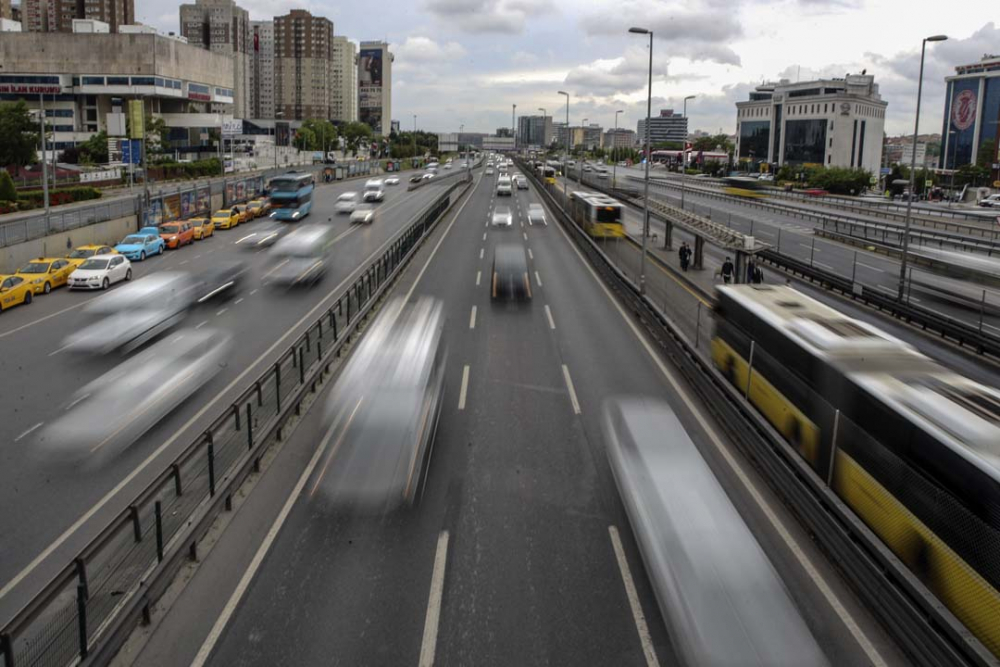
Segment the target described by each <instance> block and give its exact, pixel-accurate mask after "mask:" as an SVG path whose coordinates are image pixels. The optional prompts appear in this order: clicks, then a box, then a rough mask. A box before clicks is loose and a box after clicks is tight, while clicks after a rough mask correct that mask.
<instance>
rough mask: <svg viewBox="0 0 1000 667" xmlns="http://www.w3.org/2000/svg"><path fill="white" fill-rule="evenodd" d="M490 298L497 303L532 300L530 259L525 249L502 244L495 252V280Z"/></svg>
mask: <svg viewBox="0 0 1000 667" xmlns="http://www.w3.org/2000/svg"><path fill="white" fill-rule="evenodd" d="M490 296H491V298H492V299H493V300H495V301H500V300H506V299H515V300H519V301H520V300H523V301H528V300H530V299H531V280H529V279H528V258H527V257H526V256H525V254H524V247H523V246H520V245H514V244H506V243H505V244H501V245H498V246H497V247H496V249H495V250H494V251H493V278H492V284H491V293H490Z"/></svg>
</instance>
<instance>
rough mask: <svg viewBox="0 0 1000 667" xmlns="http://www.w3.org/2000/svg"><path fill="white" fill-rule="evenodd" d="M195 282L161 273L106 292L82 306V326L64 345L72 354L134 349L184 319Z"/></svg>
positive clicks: (174, 272)
mask: <svg viewBox="0 0 1000 667" xmlns="http://www.w3.org/2000/svg"><path fill="white" fill-rule="evenodd" d="M194 287H195V283H194V281H193V280H192V279H191V277H190V276H189V275H188V274H187V273H183V272H176V271H161V272H158V273H154V274H152V275H149V276H146V277H144V278H142V279H140V280H134V281H132V282H130V283H128V284H127V285H125V286H124V287H121V288H119V289H116V290H114V291H113V292H108V293H107V294H105V295H103V296H100V297H98V298H96V299H94V300H93V301H91V302H90V303H88V304H87V305H86V306H84V307H83V312H82V316H83V323H82V324H81V325H80V326H78V327H77V328H76V330H75V331H73V332H72V333H70V334H69V335H68V336H67V337H66V338H65V339H64V340H63V345H64V346H65V348H66V349H67V350H69V351H71V352H77V353H91V354H107V353H109V352H113V351H114V350H118V349H122V350H124V351H126V352H128V351H131V350H134V349H135V348H137V347H139V346H140V345H143V344H144V343H146V342H147V341H149V340H151V339H153V338H154V337H156V336H158V335H160V334H161V333H163V332H165V331H167V330H168V329H171V328H172V327H173V326H174V325H176V324H178V323H179V322H180V321H181V320H183V319H184V317H185V315H186V314H187V310H188V308H189V307H190V306H191V304H192V299H193V296H194V291H193V290H194Z"/></svg>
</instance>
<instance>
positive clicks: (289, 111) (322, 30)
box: [274, 9, 333, 120]
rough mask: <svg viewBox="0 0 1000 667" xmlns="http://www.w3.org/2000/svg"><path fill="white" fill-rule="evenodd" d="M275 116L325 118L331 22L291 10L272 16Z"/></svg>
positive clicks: (327, 112)
mask: <svg viewBox="0 0 1000 667" xmlns="http://www.w3.org/2000/svg"><path fill="white" fill-rule="evenodd" d="M274 49H275V50H274V53H275V60H274V75H275V105H276V110H275V111H276V113H280V114H281V116H282V118H284V119H286V120H306V119H309V118H323V119H329V118H330V115H331V113H330V112H331V106H332V104H331V101H332V100H331V97H332V95H331V93H332V87H331V82H332V81H333V22H332V21H330V19H328V18H324V17H322V16H313V15H312V14H310V13H309V12H307V11H306V10H304V9H293V10H291V11H290V12H289V13H288V14H286V15H285V16H276V17H274Z"/></svg>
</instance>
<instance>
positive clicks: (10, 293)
mask: <svg viewBox="0 0 1000 667" xmlns="http://www.w3.org/2000/svg"><path fill="white" fill-rule="evenodd" d="M33 294H34V290H33V289H31V283H29V282H28V281H27V280H25V279H24V277H22V276H0V312H3V311H5V310H7V309H8V308H13V307H14V306H17V305H19V304H22V303H23V304H25V305H27V304H29V303H31V297H32V295H33Z"/></svg>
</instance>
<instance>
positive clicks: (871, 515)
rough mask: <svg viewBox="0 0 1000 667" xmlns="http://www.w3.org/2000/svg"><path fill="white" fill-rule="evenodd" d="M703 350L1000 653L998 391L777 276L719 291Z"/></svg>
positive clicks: (947, 603) (944, 600) (940, 596)
mask: <svg viewBox="0 0 1000 667" xmlns="http://www.w3.org/2000/svg"><path fill="white" fill-rule="evenodd" d="M712 359H713V362H714V364H715V366H716V367H717V368H718V369H719V370H720V371H721V372H722V373H723V375H725V376H726V377H727V378H728V379H729V381H730V382H732V384H733V385H734V386H735V387H736V388H737V389H738V390H739V392H740V393H742V394H745V395H746V396H747V398H748V400H749V401H750V402H751V403H752V404H753V405H754V406H755V407H756V408H757V410H759V411H760V413H761V414H762V415H763V416H764V417H765V418H766V419H767V420H768V421H770V422H771V424H773V425H774V427H775V428H776V429H777V430H778V431H780V432H781V433H782V435H783V436H784V437H785V438H786V439H787V440H788V442H789V443H790V444H791V445H792V446H793V447H794V448H795V449H796V450H797V451H798V453H799V455H801V456H802V457H803V458H804V459H805V460H806V461H807V462H808V463H809V465H810V466H811V467H812V468H813V469H814V470H815V471H816V472H817V473H818V475H819V476H820V478H821V479H823V480H824V481H826V482H827V483H828V484H829V485H830V488H831V489H832V490H833V491H834V492H835V493H836V494H837V495H838V496H839V497H840V498H841V500H843V501H844V503H846V504H847V506H848V507H850V508H851V509H852V510H853V511H854V512H855V514H857V515H858V516H859V517H860V518H861V519H862V521H864V523H865V524H867V525H868V527H869V528H870V529H871V530H872V531H873V532H874V533H875V534H876V535H877V536H878V537H879V538H880V539H881V540H882V541H883V542H884V543H885V544H886V546H888V547H889V548H890V549H891V550H892V551H893V553H895V554H896V556H897V557H898V558H899V559H900V560H901V561H902V562H903V563H905V564H906V566H907V567H908V568H909V569H910V570H911V571H912V572H913V573H914V574H915V575H916V576H917V578H919V579H920V580H921V581H922V582H923V583H924V584H925V585H926V586H927V587H928V588H929V589H930V590H931V591H932V592H933V593H934V594H935V595H936V596H937V597H938V599H939V600H940V601H941V602H942V603H943V604H944V605H945V606H947V607H948V609H949V610H950V611H951V612H952V613H953V614H954V615H955V616H956V617H957V618H958V619H959V620H961V621H962V622H963V623H964V624H965V625H966V626H967V627H968V628H969V630H970V631H971V632H972V633H973V634H974V635H975V636H976V637H977V638H978V639H979V640H980V641H981V642H982V643H983V645H984V646H986V648H988V649H989V650H990V651H992V652H993V654H994V655H996V656H998V657H1000V622H997V619H1000V391H997V390H996V389H994V388H990V387H986V386H983V385H981V384H979V383H977V382H974V381H973V380H970V379H969V378H966V377H963V376H961V375H958V374H957V373H955V372H953V371H951V370H949V369H947V368H946V367H944V366H942V365H940V364H939V363H937V362H936V361H933V360H932V359H930V358H928V357H926V356H924V355H923V354H921V353H920V352H919V351H917V350H916V349H915V348H913V347H911V346H910V345H908V344H906V343H905V342H903V341H900V340H897V339H895V338H893V337H891V336H889V335H887V334H885V333H884V332H882V331H881V330H879V329H877V328H875V327H873V326H871V325H869V324H866V323H864V322H861V321H858V320H854V319H852V318H850V317H847V316H845V315H843V314H841V313H839V312H838V311H836V310H834V309H832V308H830V307H828V306H826V305H824V304H821V303H819V302H818V301H816V300H814V299H811V298H809V297H807V296H805V295H804V294H802V293H800V292H797V291H795V290H794V289H792V288H790V287H784V286H775V287H771V286H766V287H765V286H756V285H755V286H748V285H740V286H725V287H719V288H718V300H717V306H716V317H715V334H714V337H713V340H712Z"/></svg>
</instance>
